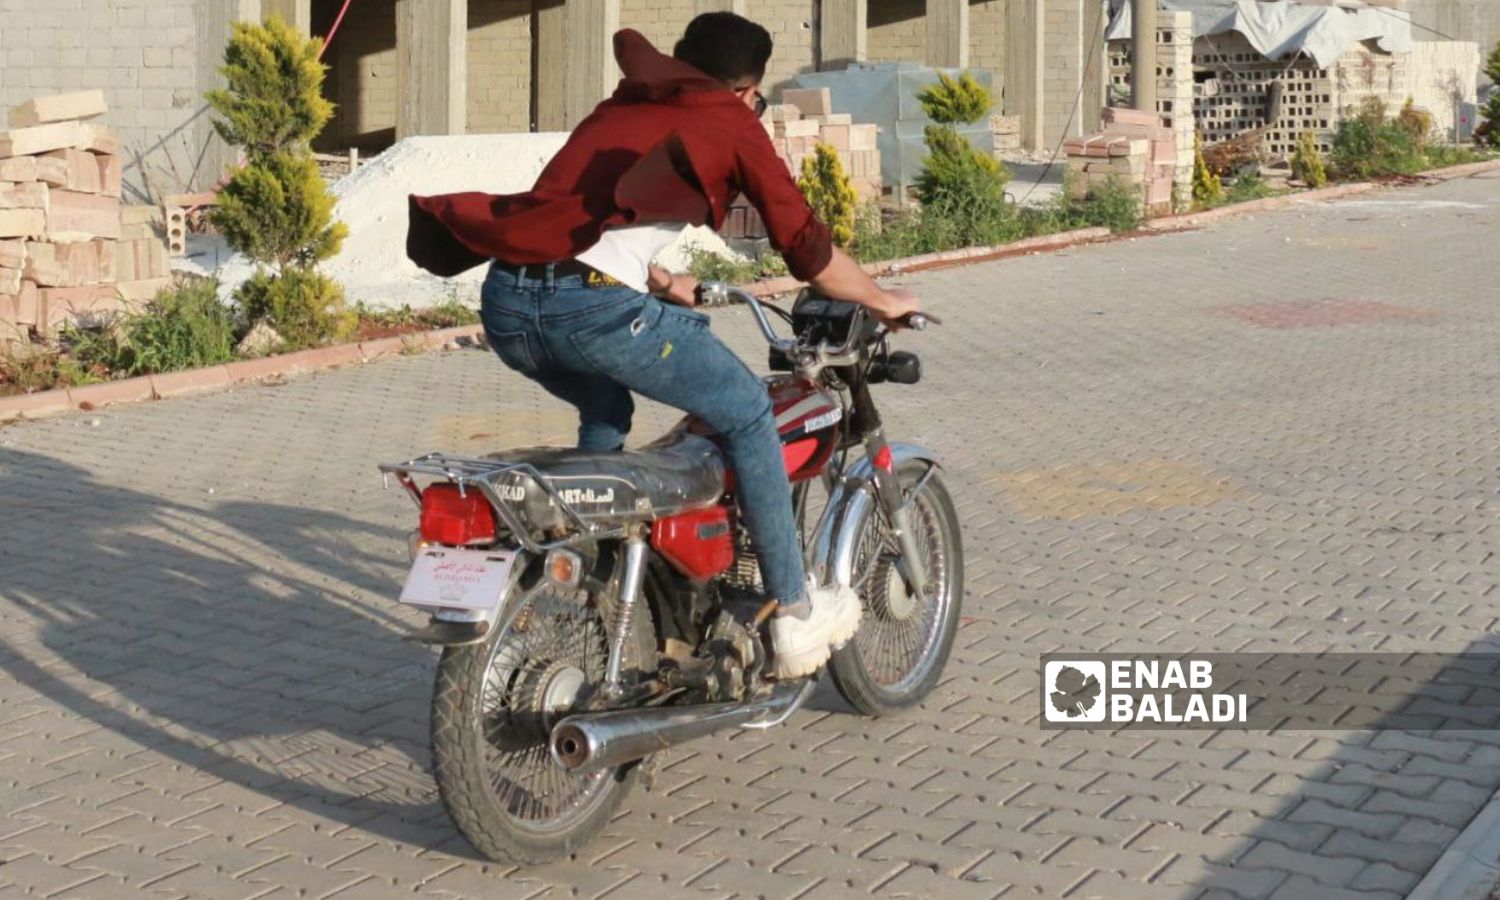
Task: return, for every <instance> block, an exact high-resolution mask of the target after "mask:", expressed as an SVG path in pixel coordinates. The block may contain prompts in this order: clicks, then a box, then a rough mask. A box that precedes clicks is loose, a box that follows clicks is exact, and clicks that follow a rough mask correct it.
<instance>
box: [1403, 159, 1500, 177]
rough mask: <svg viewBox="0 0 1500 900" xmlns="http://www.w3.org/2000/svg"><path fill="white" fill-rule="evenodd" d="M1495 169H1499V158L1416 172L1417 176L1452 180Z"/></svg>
mask: <svg viewBox="0 0 1500 900" xmlns="http://www.w3.org/2000/svg"><path fill="white" fill-rule="evenodd" d="M1497 169H1500V159H1487V160H1484V161H1483V162H1476V163H1464V164H1463V165H1461V166H1449V167H1447V168H1446V169H1428V170H1427V171H1426V172H1418V173H1417V177H1418V178H1431V179H1433V180H1435V181H1452V180H1453V179H1455V178H1468V177H1469V176H1471V175H1482V174H1484V173H1485V172H1494V171H1496V170H1497Z"/></svg>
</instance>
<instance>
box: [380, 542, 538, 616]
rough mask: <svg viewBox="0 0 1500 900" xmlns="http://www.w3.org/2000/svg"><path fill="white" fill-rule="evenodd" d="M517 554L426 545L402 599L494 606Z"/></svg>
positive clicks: (481, 607) (430, 603) (480, 607)
mask: <svg viewBox="0 0 1500 900" xmlns="http://www.w3.org/2000/svg"><path fill="white" fill-rule="evenodd" d="M515 561H516V555H515V554H514V553H509V552H505V551H495V550H457V549H454V548H451V547H427V548H424V549H423V550H422V551H421V552H420V553H419V554H417V558H416V560H415V561H414V562H413V563H412V566H411V573H410V574H409V575H407V576H406V587H404V588H402V589H401V602H402V603H411V604H414V605H416V606H450V607H456V608H458V609H478V610H485V611H488V610H491V609H494V608H495V604H497V603H499V602H500V594H501V593H502V592H503V591H504V590H505V582H506V580H507V579H509V577H510V567H511V566H512V565H513V564H514V563H515Z"/></svg>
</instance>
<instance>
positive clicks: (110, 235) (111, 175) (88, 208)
mask: <svg viewBox="0 0 1500 900" xmlns="http://www.w3.org/2000/svg"><path fill="white" fill-rule="evenodd" d="M106 109H107V108H106V106H105V103H104V94H103V92H102V91H83V92H80V93H75V94H63V95H59V96H53V97H41V98H38V99H35V100H31V101H28V102H26V103H23V104H21V105H20V106H16V107H14V108H12V109H11V110H10V117H9V119H10V130H9V131H6V132H0V340H13V339H16V338H18V337H23V338H24V337H25V336H26V332H27V331H29V330H33V329H34V330H35V331H36V332H38V333H39V334H42V335H49V334H51V333H53V332H54V331H55V330H56V328H57V326H58V325H60V324H62V323H63V322H64V321H67V320H69V319H77V318H86V317H91V316H97V315H99V314H102V313H109V312H114V311H116V310H118V309H120V308H121V307H122V306H123V305H124V304H126V303H128V302H130V301H135V300H144V299H149V298H150V297H152V296H154V295H155V292H156V290H157V289H159V288H160V287H162V286H164V284H165V283H166V282H165V276H166V275H168V274H169V273H168V272H167V271H166V260H165V252H164V251H163V254H162V260H161V262H162V264H161V265H160V266H157V265H156V262H155V260H152V259H148V260H147V261H146V262H145V265H144V267H143V266H141V265H138V264H137V263H136V253H137V251H138V247H137V246H136V245H135V244H133V243H131V244H122V243H121V217H120V210H121V206H120V191H121V166H120V157H119V156H118V155H117V152H118V149H119V141H118V140H117V139H116V137H115V135H114V133H113V132H111V131H110V130H109V129H107V128H105V127H104V126H103V125H100V124H97V123H94V122H89V121H86V120H89V119H93V118H95V117H97V116H100V115H103V114H104V113H105V112H106ZM148 236H149V235H148ZM151 239H152V242H153V243H156V244H158V245H159V244H160V242H159V241H156V239H155V238H154V236H153V237H152V238H151ZM127 257H128V261H129V264H128V266H127V267H126V268H127V271H124V272H122V271H121V263H122V260H124V259H125V258H127ZM143 269H144V274H143V273H142V270H143Z"/></svg>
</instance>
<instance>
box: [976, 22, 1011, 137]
mask: <svg viewBox="0 0 1500 900" xmlns="http://www.w3.org/2000/svg"><path fill="white" fill-rule="evenodd" d="M1005 6H1006V0H970V2H969V65H971V66H973V67H974V68H976V69H989V70H990V75H991V76H993V77H994V79H995V80H994V82H993V84H994V87H995V103H996V106H997V111H998V106H999V104H1000V100H1001V97H1002V96H1003V95H1004V91H1005V57H1006V55H1007V54H1006V52H1005V41H1006V37H1007V32H1006V28H1005V21H1006V10H1005Z"/></svg>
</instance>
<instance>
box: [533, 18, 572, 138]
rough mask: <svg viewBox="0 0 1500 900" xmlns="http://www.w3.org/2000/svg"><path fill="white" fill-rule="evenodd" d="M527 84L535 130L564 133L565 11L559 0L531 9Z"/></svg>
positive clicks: (565, 129)
mask: <svg viewBox="0 0 1500 900" xmlns="http://www.w3.org/2000/svg"><path fill="white" fill-rule="evenodd" d="M533 10H534V13H533V15H534V18H533V19H532V28H533V32H532V33H533V35H534V37H533V40H532V49H531V52H532V64H531V84H532V97H533V102H534V103H535V104H536V109H535V117H536V130H537V131H567V130H568V112H567V96H568V91H567V52H568V51H567V42H568V19H567V10H566V8H565V7H564V6H563V2H562V0H556V2H553V3H548V4H546V5H545V6H544V5H542V4H540V3H539V4H537V5H536V6H535V7H533Z"/></svg>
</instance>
